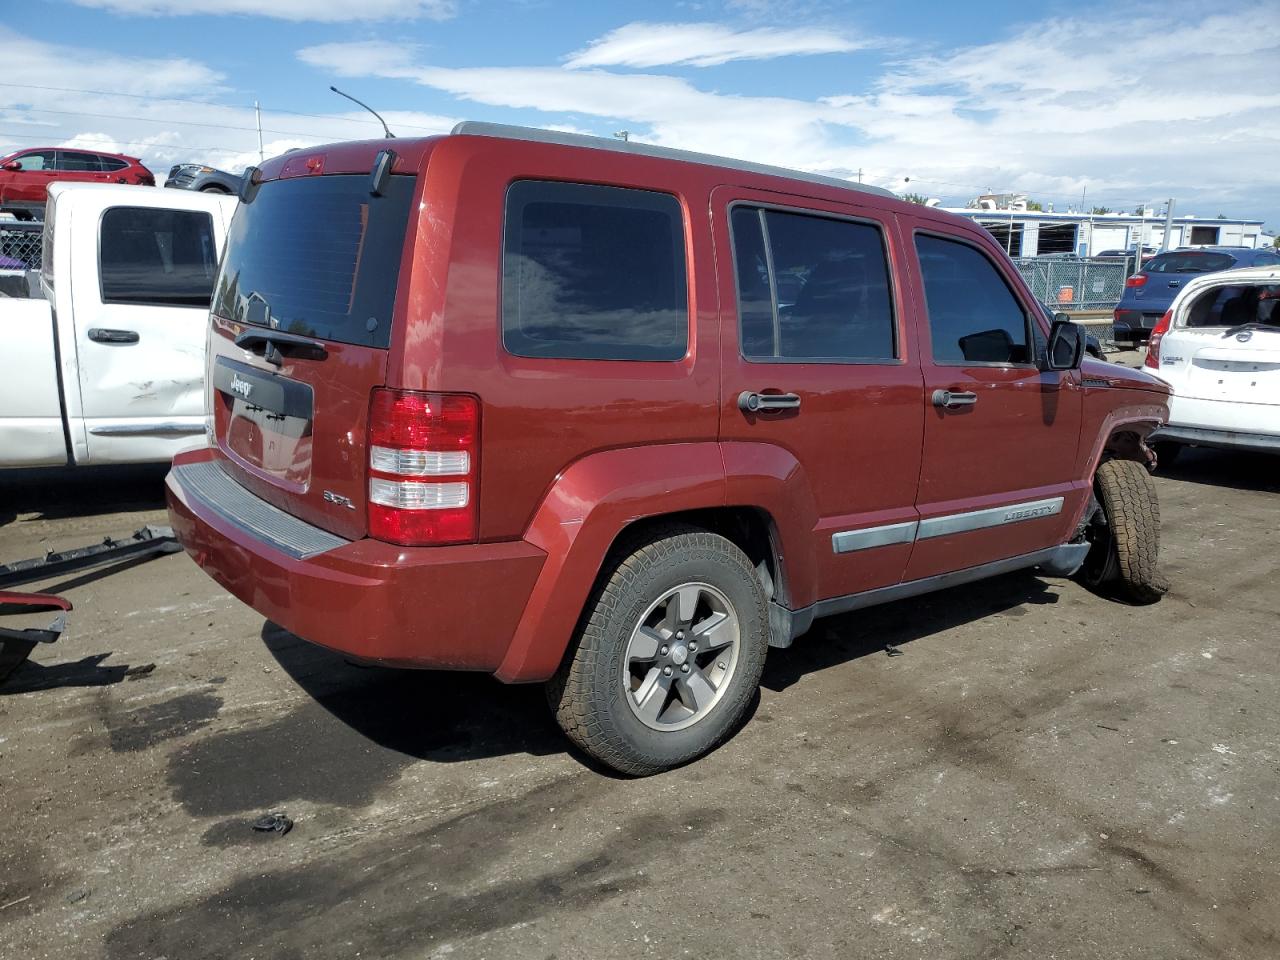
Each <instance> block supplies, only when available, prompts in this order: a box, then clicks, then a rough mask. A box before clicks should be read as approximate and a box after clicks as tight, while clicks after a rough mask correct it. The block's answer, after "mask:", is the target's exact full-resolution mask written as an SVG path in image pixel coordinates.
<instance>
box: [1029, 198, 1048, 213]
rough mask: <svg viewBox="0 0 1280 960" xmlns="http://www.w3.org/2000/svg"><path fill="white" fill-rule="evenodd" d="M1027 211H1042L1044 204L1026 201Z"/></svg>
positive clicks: (1036, 201)
mask: <svg viewBox="0 0 1280 960" xmlns="http://www.w3.org/2000/svg"><path fill="white" fill-rule="evenodd" d="M1027 209H1028V210H1041V211H1043V210H1044V204H1043V203H1041V202H1040V201H1039V200H1028V201H1027Z"/></svg>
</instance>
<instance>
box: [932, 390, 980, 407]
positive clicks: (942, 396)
mask: <svg viewBox="0 0 1280 960" xmlns="http://www.w3.org/2000/svg"><path fill="white" fill-rule="evenodd" d="M977 402H978V395H977V394H976V393H972V392H971V391H968V390H935V391H933V405H934V406H935V407H942V408H943V409H945V410H955V409H957V408H959V407H972V406H973V405H974V404H975V403H977Z"/></svg>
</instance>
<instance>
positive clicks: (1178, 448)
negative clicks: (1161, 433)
mask: <svg viewBox="0 0 1280 960" xmlns="http://www.w3.org/2000/svg"><path fill="white" fill-rule="evenodd" d="M1155 451H1156V467H1157V469H1158V468H1159V467H1169V466H1172V465H1173V464H1174V463H1175V462H1176V461H1177V459H1178V455H1179V454H1181V453H1182V444H1180V443H1174V442H1173V441H1171V440H1164V441H1161V442H1159V443H1157V444H1156V445H1155Z"/></svg>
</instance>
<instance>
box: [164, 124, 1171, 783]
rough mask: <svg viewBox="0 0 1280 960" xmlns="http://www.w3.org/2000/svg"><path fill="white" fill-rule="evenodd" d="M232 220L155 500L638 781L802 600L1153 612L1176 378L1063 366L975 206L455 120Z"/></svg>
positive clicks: (352, 621) (272, 169)
mask: <svg viewBox="0 0 1280 960" xmlns="http://www.w3.org/2000/svg"><path fill="white" fill-rule="evenodd" d="M241 201H242V202H241V205H240V208H239V210H238V211H237V213H236V216H235V220H234V222H233V223H232V226H231V231H230V236H229V238H228V243H227V252H226V255H225V258H224V260H223V264H222V270H221V275H220V277H219V280H218V283H217V288H216V291H215V294H214V302H213V307H212V311H211V330H210V334H209V351H208V386H207V390H208V396H209V432H210V445H209V448H208V449H206V450H200V451H194V452H191V453H188V454H184V455H181V456H179V457H178V458H177V460H176V461H175V462H174V466H173V470H172V472H171V473H170V474H169V479H168V501H169V511H170V514H171V517H172V521H173V526H174V529H175V530H176V531H177V532H178V536H179V537H180V538H181V540H182V542H183V544H184V545H185V547H186V549H187V551H188V552H189V553H190V554H191V556H192V557H194V558H195V560H196V562H197V563H199V564H200V565H201V566H202V567H203V568H204V569H205V570H206V571H207V572H208V573H209V574H210V575H211V576H213V577H214V578H215V579H216V580H218V582H219V583H221V584H223V585H224V586H225V587H226V588H227V589H228V590H230V591H231V592H232V593H234V594H235V595H236V596H237V597H239V598H240V599H241V600H243V601H244V602H245V603H248V604H250V605H251V606H253V607H254V608H255V609H256V610H258V611H260V612H261V613H263V614H264V615H265V616H267V617H270V618H271V619H272V620H274V621H275V622H277V623H279V624H281V625H283V626H284V627H286V628H287V629H289V630H291V631H293V632H294V633H296V634H298V635H299V636H301V637H304V638H306V639H308V640H311V641H313V642H315V643H318V644H322V645H323V646H325V647H329V648H331V649H333V650H337V651H341V652H342V653H344V654H346V655H347V656H350V657H352V658H356V659H359V660H363V661H368V662H376V663H381V664H388V665H395V666H404V667H429V668H435V669H451V670H481V671H487V672H490V673H492V674H494V675H496V676H497V677H498V678H500V679H501V680H504V681H507V682H527V681H546V682H547V691H548V696H549V699H550V701H551V705H552V707H553V709H554V710H555V713H556V716H557V718H558V719H559V721H560V724H561V726H562V727H563V728H564V730H565V731H566V732H567V733H568V735H569V736H570V737H571V738H572V739H573V740H574V741H575V742H577V743H578V744H579V745H580V746H581V747H582V748H584V749H585V750H586V751H588V752H589V753H590V754H592V755H593V756H595V757H597V758H598V759H600V760H601V761H603V762H604V763H606V764H609V765H611V766H613V767H615V768H617V769H619V770H622V771H626V772H629V773H634V774H644V773H652V772H655V771H659V770H663V769H666V768H669V767H672V766H674V765H676V764H680V763H683V762H686V761H688V760H690V759H692V758H694V757H697V756H698V755H700V754H702V753H704V752H706V751H707V750H709V749H711V748H712V747H714V746H715V745H716V744H717V743H719V742H720V741H721V740H723V739H724V738H725V737H726V736H727V735H728V734H729V733H730V732H731V731H732V730H733V729H734V726H735V724H736V723H737V722H738V721H739V720H740V718H741V717H742V714H743V712H744V709H745V707H746V706H747V704H748V702H749V700H750V698H751V697H752V696H753V695H754V693H755V690H756V687H757V684H758V681H759V678H760V672H761V669H762V667H763V664H764V658H765V653H766V651H767V648H768V647H770V646H775V647H785V646H788V645H789V644H790V643H791V642H792V640H793V639H795V638H796V637H797V636H799V635H800V634H802V633H804V632H805V630H807V629H808V627H809V625H810V623H811V622H812V621H813V619H814V618H815V617H820V616H824V615H827V614H833V613H839V612H843V611H849V610H854V609H857V608H859V607H863V606H867V605H870V604H874V603H880V602H884V601H888V600H895V599H900V598H903V597H909V596H913V595H917V594H920V593H924V592H926V591H930V590H936V589H940V588H943V587H948V586H952V585H955V584H961V583H966V582H969V581H972V580H976V579H979V578H982V577H988V576H992V575H995V574H1000V573H1003V572H1006V571H1011V570H1017V569H1022V568H1031V567H1038V568H1040V570H1042V571H1043V572H1045V573H1047V574H1050V575H1055V576H1067V575H1071V574H1074V573H1076V572H1077V571H1079V572H1080V575H1081V576H1082V577H1083V579H1084V580H1085V581H1086V582H1087V583H1088V584H1089V585H1090V586H1093V587H1095V588H1098V589H1100V590H1103V591H1106V592H1109V593H1111V594H1114V595H1118V596H1120V597H1121V598H1123V599H1128V600H1130V601H1133V602H1150V601H1152V600H1155V599H1156V598H1158V597H1159V595H1160V594H1161V593H1162V592H1163V583H1162V581H1161V577H1160V574H1159V572H1158V571H1157V569H1156V559H1157V549H1158V537H1159V515H1158V507H1157V505H1156V498H1155V492H1154V490H1153V487H1152V484H1151V482H1150V478H1149V476H1148V472H1147V466H1148V463H1149V462H1151V461H1152V460H1153V456H1152V454H1151V453H1150V451H1149V450H1148V448H1147V447H1146V444H1145V442H1144V438H1145V437H1146V436H1147V435H1148V434H1149V433H1150V432H1151V431H1153V430H1154V429H1156V427H1157V426H1159V425H1160V424H1161V423H1162V422H1163V421H1164V420H1165V419H1166V417H1167V415H1168V389H1167V388H1166V387H1165V386H1164V384H1162V383H1161V382H1160V381H1158V380H1156V379H1155V378H1154V377H1151V376H1148V375H1147V374H1145V373H1142V372H1140V371H1136V370H1130V369H1127V368H1124V367H1120V366H1116V365H1112V364H1109V363H1103V362H1100V361H1096V360H1093V359H1091V358H1083V357H1082V348H1083V337H1082V334H1081V331H1080V328H1078V327H1076V326H1075V325H1074V324H1072V323H1070V322H1068V321H1066V320H1064V319H1059V320H1057V321H1056V322H1053V323H1050V322H1048V321H1047V318H1046V317H1045V315H1044V314H1043V313H1042V311H1041V309H1040V307H1039V305H1038V304H1037V303H1036V301H1035V300H1034V298H1033V297H1032V295H1031V293H1030V292H1029V291H1028V289H1027V287H1026V286H1025V284H1024V283H1023V282H1022V280H1021V279H1020V278H1019V275H1018V272H1017V270H1015V269H1014V267H1013V266H1012V264H1011V263H1010V262H1009V260H1008V258H1007V257H1006V256H1005V254H1004V252H1003V251H1002V250H1001V249H1000V247H999V246H998V245H997V244H996V243H995V242H994V241H993V240H992V239H991V237H990V236H988V234H986V233H985V232H984V231H983V230H982V229H981V228H979V227H977V226H975V225H974V224H972V223H970V222H969V221H967V220H963V219H961V218H959V217H955V216H951V215H948V214H946V213H942V212H939V211H937V210H932V209H926V208H924V207H921V206H915V205H912V204H910V203H905V202H902V201H900V200H897V199H895V198H894V197H893V196H892V195H891V194H889V193H887V192H885V191H882V190H879V189H875V188H870V187H862V186H859V185H856V184H852V183H847V182H844V181H840V180H834V179H829V178H825V177H820V176H811V175H808V174H803V173H798V172H794V171H787V170H781V169H777V168H772V167H764V166H759V165H756V164H750V163H744V162H738V161H731V160H722V159H719V158H714V157H708V156H702V155H698V154H691V153H684V152H681V151H673V150H665V149H659V148H654V147H649V146H645V145H642V144H636V143H624V142H621V141H610V140H598V139H595V138H591V137H582V136H577V135H571V134H562V133H552V132H546V131H538V130H527V129H522V128H516V127H504V126H497V125H491V124H475V123H464V124H461V125H459V126H458V127H457V128H456V129H455V130H454V131H453V133H452V134H451V135H448V136H442V137H433V138H428V139H422V140H396V141H395V142H394V145H392V146H389V145H388V142H387V141H376V142H363V143H342V144H335V145H332V146H327V147H317V148H314V149H311V150H302V151H297V152H294V153H291V154H288V155H287V156H284V157H279V158H276V159H274V160H272V161H269V162H267V163H266V164H264V165H263V166H262V167H261V169H257V170H251V171H249V172H248V174H247V176H246V179H245V181H244V183H243V186H242V190H241Z"/></svg>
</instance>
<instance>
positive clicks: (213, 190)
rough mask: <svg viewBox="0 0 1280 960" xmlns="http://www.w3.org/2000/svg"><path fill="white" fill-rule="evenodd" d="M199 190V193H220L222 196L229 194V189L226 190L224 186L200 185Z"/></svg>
mask: <svg viewBox="0 0 1280 960" xmlns="http://www.w3.org/2000/svg"><path fill="white" fill-rule="evenodd" d="M200 192H201V193H221V194H223V195H224V196H230V195H231V191H230V190H227V189H226V188H225V187H201V188H200Z"/></svg>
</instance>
